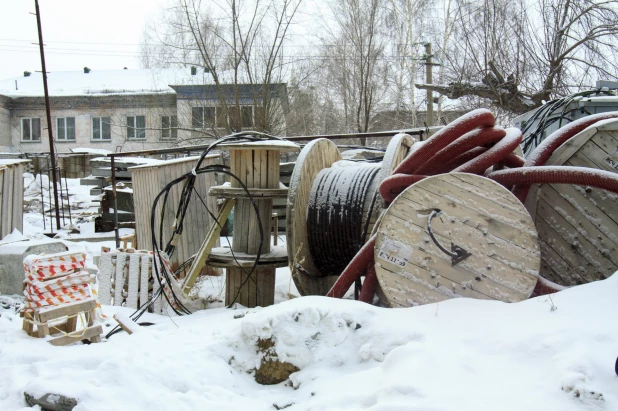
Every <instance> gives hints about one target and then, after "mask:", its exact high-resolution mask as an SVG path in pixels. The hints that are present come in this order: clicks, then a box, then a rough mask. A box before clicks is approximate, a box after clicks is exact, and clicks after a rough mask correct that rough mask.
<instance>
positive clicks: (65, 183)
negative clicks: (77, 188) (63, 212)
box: [60, 170, 73, 225]
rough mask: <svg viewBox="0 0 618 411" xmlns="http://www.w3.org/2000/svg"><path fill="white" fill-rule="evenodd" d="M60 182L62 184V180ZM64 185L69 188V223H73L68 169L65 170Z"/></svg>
mask: <svg viewBox="0 0 618 411" xmlns="http://www.w3.org/2000/svg"><path fill="white" fill-rule="evenodd" d="M60 184H62V182H61V183H60ZM64 186H65V187H66V189H67V206H68V207H69V225H72V224H73V217H72V216H71V199H70V198H69V183H68V182H67V171H66V170H64Z"/></svg>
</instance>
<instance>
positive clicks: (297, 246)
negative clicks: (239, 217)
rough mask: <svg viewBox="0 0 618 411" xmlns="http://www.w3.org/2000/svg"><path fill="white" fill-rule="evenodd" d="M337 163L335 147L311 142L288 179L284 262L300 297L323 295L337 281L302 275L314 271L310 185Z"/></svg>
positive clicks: (327, 141)
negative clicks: (309, 223)
mask: <svg viewBox="0 0 618 411" xmlns="http://www.w3.org/2000/svg"><path fill="white" fill-rule="evenodd" d="M341 159H342V157H341V154H340V153H339V149H338V148H337V146H336V145H335V143H333V142H332V141H330V140H327V139H318V140H313V141H311V142H309V143H308V144H307V145H306V146H305V148H304V149H303V150H302V152H301V153H300V155H299V156H298V159H297V160H296V166H295V167H294V171H292V176H291V177H290V191H289V194H288V204H287V210H286V230H287V247H288V258H289V259H290V263H291V265H292V266H291V268H290V269H291V271H292V278H293V279H294V283H295V284H296V287H297V288H298V291H299V292H300V293H301V294H302V295H326V293H327V292H328V290H330V288H331V287H332V285H333V284H334V282H335V281H336V280H337V277H336V276H330V277H323V278H319V277H316V276H311V275H307V274H305V272H308V273H315V272H317V271H318V270H317V267H316V266H315V263H314V261H313V258H312V256H311V253H310V251H309V240H308V235H307V224H306V218H307V206H308V204H309V195H310V193H311V186H312V184H313V181H314V180H315V178H316V176H317V175H318V173H319V172H320V171H322V170H323V169H325V168H328V167H330V166H332V165H333V163H335V162H336V161H339V160H341ZM296 264H298V265H299V266H300V267H302V270H304V271H301V269H299V267H297V266H296Z"/></svg>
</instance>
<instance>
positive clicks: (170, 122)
mask: <svg viewBox="0 0 618 411" xmlns="http://www.w3.org/2000/svg"><path fill="white" fill-rule="evenodd" d="M177 137H178V119H177V117H176V116H161V138H177Z"/></svg>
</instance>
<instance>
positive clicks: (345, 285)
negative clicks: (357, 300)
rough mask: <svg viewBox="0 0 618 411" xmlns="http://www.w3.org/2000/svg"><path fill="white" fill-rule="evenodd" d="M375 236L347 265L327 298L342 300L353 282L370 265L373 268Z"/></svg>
mask: <svg viewBox="0 0 618 411" xmlns="http://www.w3.org/2000/svg"><path fill="white" fill-rule="evenodd" d="M376 236H377V234H374V235H373V236H372V237H371V238H370V239H369V241H367V242H366V243H365V245H364V246H363V247H362V248H361V249H360V250H359V251H358V253H356V255H355V256H354V258H353V259H352V261H350V262H349V263H348V265H347V266H346V268H345V269H344V270H343V272H342V273H341V275H340V276H339V278H338V279H337V281H336V282H335V284H333V286H332V288H331V289H330V291H329V292H328V294H326V295H327V296H328V297H335V298H342V297H343V296H344V295H345V293H346V292H347V291H348V290H349V289H350V287H351V286H352V284H354V281H356V279H357V278H360V277H361V275H363V273H365V272H366V271H367V270H368V268H369V267H370V265H371V267H373V263H374V261H373V249H374V247H375V245H376ZM363 288H364V287H363ZM374 291H375V290H374Z"/></svg>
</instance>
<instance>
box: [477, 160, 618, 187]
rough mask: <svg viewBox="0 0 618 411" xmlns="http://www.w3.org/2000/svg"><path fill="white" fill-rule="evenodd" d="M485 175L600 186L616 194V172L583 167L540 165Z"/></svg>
mask: <svg viewBox="0 0 618 411" xmlns="http://www.w3.org/2000/svg"><path fill="white" fill-rule="evenodd" d="M487 177H489V178H491V179H492V180H494V181H497V182H498V183H500V184H503V185H509V184H525V185H530V184H576V185H580V186H591V187H596V188H601V189H603V190H607V191H611V192H613V193H617V194H618V174H617V173H612V172H609V171H605V170H597V169H595V168H585V167H567V166H541V167H522V168H514V169H509V170H500V171H495V172H493V173H490V174H489V175H488V176H487Z"/></svg>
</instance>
